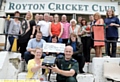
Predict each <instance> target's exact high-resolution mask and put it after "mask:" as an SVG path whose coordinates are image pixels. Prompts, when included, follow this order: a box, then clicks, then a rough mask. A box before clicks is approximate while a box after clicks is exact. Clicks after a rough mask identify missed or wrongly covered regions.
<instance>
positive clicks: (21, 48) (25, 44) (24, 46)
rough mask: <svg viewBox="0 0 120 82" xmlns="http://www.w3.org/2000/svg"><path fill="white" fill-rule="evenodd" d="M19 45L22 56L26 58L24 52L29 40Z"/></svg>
mask: <svg viewBox="0 0 120 82" xmlns="http://www.w3.org/2000/svg"><path fill="white" fill-rule="evenodd" d="M19 47H20V53H21V58H22V59H24V53H25V51H26V47H27V42H25V43H19Z"/></svg>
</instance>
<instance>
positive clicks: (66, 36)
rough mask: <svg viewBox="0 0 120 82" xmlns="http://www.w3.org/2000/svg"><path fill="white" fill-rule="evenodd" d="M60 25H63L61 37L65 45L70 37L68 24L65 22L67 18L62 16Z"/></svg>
mask: <svg viewBox="0 0 120 82" xmlns="http://www.w3.org/2000/svg"><path fill="white" fill-rule="evenodd" d="M61 19H62V20H61V23H62V24H63V34H62V36H61V38H62V41H63V43H65V44H67V43H68V39H69V35H70V23H68V22H67V16H66V15H62V18H61Z"/></svg>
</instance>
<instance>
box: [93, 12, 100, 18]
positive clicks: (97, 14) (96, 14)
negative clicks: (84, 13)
mask: <svg viewBox="0 0 120 82" xmlns="http://www.w3.org/2000/svg"><path fill="white" fill-rule="evenodd" d="M93 16H94V19H95V16H98V19H101V15H100V13H98V12H97V13H95V14H94V15H93Z"/></svg>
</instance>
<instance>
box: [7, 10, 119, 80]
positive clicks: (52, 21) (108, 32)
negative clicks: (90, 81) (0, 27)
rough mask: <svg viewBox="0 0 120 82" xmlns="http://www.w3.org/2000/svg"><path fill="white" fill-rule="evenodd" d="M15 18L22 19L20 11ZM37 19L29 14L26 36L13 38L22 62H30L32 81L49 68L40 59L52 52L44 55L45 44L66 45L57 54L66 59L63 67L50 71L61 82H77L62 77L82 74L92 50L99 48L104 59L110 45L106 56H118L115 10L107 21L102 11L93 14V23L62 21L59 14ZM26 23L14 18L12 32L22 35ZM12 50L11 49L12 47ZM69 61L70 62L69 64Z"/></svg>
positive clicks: (107, 17) (11, 39) (12, 36)
mask: <svg viewBox="0 0 120 82" xmlns="http://www.w3.org/2000/svg"><path fill="white" fill-rule="evenodd" d="M15 16H17V17H20V13H19V12H18V11H16V12H15ZM34 18H35V19H33V14H32V13H31V12H30V11H28V12H27V14H26V16H25V19H26V21H27V29H26V31H25V35H23V36H21V37H18V36H15V35H10V36H9V42H10V45H11V46H12V44H13V41H14V38H18V45H19V50H20V52H21V54H22V59H25V61H26V63H28V72H29V73H30V75H28V77H29V78H33V77H36V75H39V74H38V73H39V72H40V70H39V68H45V69H46V67H45V66H41V62H42V60H41V59H40V58H44V57H45V56H48V55H51V54H52V53H50V52H42V50H41V49H39V48H43V44H44V43H46V42H51V43H64V44H66V48H65V52H64V53H60V52H55V53H54V54H56V57H57V58H58V59H61V60H63V62H65V63H61V64H62V65H59V64H57V63H56V64H57V66H55V67H51V68H49V69H52V70H54V71H55V72H56V73H58V76H57V80H58V82H61V81H64V82H77V81H76V80H74V81H73V78H72V80H70V81H67V79H62V80H61V79H60V78H68V77H71V76H76V74H77V72H78V69H79V72H80V73H84V71H83V70H82V68H83V67H84V63H85V62H86V63H89V62H90V50H91V48H94V49H95V55H96V57H102V47H104V46H105V45H106V50H107V53H106V54H107V55H109V56H110V57H115V56H116V48H117V40H118V27H119V24H120V21H119V19H118V18H117V17H116V16H115V15H114V11H113V10H112V9H109V10H107V12H106V18H105V19H104V20H103V19H102V18H101V15H100V14H99V13H98V12H97V13H95V14H94V15H90V16H89V19H90V22H88V21H87V20H86V19H85V18H82V17H79V18H78V23H77V21H76V20H75V19H71V20H70V23H69V22H68V21H67V16H66V15H62V17H61V21H60V20H59V15H57V14H55V15H54V16H50V15H49V14H47V13H45V14H44V15H41V14H40V15H39V14H36V15H35V17H34ZM23 23H24V21H22V22H20V20H19V19H18V18H14V19H12V20H11V22H10V27H9V30H8V33H10V34H19V33H21V34H22V28H21V24H23ZM106 40H107V41H108V42H107V41H106ZM110 41H111V42H110ZM111 45H112V50H111V47H110V46H111ZM36 48H38V49H36ZM9 50H11V47H10V49H9ZM26 50H27V51H26ZM110 50H111V51H112V52H111V51H110ZM67 57H68V58H67ZM73 58H74V59H75V60H74V59H73ZM67 60H68V61H69V62H66V61H67ZM72 62H73V63H72ZM77 62H78V64H79V65H78V64H77ZM72 64H73V65H72ZM64 67H67V68H64ZM69 67H70V68H69ZM38 70H39V71H38ZM64 70H65V71H64ZM68 80H69V78H68Z"/></svg>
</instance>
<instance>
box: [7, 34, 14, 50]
mask: <svg viewBox="0 0 120 82" xmlns="http://www.w3.org/2000/svg"><path fill="white" fill-rule="evenodd" d="M14 38H15V37H13V36H9V37H8V40H9V43H10V48H9V51H11V49H12V45H13V41H14Z"/></svg>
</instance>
